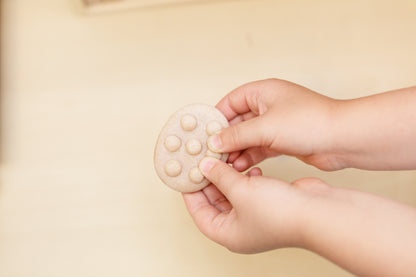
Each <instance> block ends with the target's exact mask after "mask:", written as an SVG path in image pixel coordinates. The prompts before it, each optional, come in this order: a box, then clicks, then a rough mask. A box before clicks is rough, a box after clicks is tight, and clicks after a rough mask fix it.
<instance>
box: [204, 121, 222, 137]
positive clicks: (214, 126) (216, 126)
mask: <svg viewBox="0 0 416 277" xmlns="http://www.w3.org/2000/svg"><path fill="white" fill-rule="evenodd" d="M221 129H222V126H221V124H220V123H219V122H218V121H215V120H214V121H211V122H209V123H208V124H207V126H206V128H205V130H206V132H207V134H208V135H209V136H212V135H214V134H215V133H217V132H218V131H219V130H221Z"/></svg>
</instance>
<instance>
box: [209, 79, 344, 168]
mask: <svg viewBox="0 0 416 277" xmlns="http://www.w3.org/2000/svg"><path fill="white" fill-rule="evenodd" d="M338 102H339V101H337V100H334V99H331V98H329V97H326V96H323V95H320V94H318V93H315V92H313V91H311V90H309V89H307V88H305V87H302V86H299V85H296V84H294V83H291V82H288V81H283V80H278V79H268V80H263V81H257V82H252V83H248V84H246V85H243V86H241V87H239V88H237V89H235V90H234V91H232V92H231V93H229V94H228V95H227V96H225V97H224V98H223V99H222V100H221V101H220V102H219V103H218V105H217V108H218V109H219V110H220V111H221V112H222V113H223V114H224V115H225V116H226V117H227V119H228V120H229V122H230V124H231V125H232V126H231V127H229V128H227V129H224V130H222V131H221V133H220V134H219V135H218V136H214V137H213V138H212V140H211V142H212V143H213V144H214V145H215V146H217V148H219V149H220V150H221V151H222V152H233V153H232V154H231V155H230V158H229V162H230V163H233V166H234V168H236V169H237V170H239V171H244V170H246V169H248V168H250V167H251V166H253V165H255V164H257V163H259V162H261V161H262V160H264V159H266V158H268V157H272V156H277V155H279V154H286V155H290V156H296V157H298V158H299V159H301V160H303V161H305V162H307V163H309V164H312V165H314V166H316V167H318V168H320V169H323V170H337V169H341V168H344V167H345V166H346V165H344V164H342V163H341V162H340V160H339V159H338V158H337V153H336V152H335V151H334V149H335V148H334V139H333V130H334V128H333V125H334V124H336V122H334V120H333V117H334V112H335V111H336V109H337V105H338Z"/></svg>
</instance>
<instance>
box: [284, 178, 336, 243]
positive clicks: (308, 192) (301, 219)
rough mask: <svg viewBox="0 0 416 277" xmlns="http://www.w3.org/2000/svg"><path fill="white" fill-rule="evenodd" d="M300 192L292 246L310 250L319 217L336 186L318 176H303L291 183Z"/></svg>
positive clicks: (334, 193)
mask: <svg viewBox="0 0 416 277" xmlns="http://www.w3.org/2000/svg"><path fill="white" fill-rule="evenodd" d="M292 185H293V186H294V187H295V188H296V189H297V190H298V192H299V194H300V199H302V200H301V201H300V202H299V205H298V210H297V211H296V213H297V215H298V218H297V226H296V229H297V232H296V233H297V236H296V240H295V241H294V243H293V246H295V247H300V248H304V249H308V250H311V246H312V244H311V242H312V241H313V240H314V236H315V235H316V230H317V229H319V228H320V226H319V222H320V221H319V220H317V219H319V218H321V217H322V214H323V212H325V209H327V205H328V203H329V201H330V199H331V198H333V197H334V196H335V195H336V190H337V188H334V187H331V186H329V185H328V184H326V183H325V182H324V181H322V180H320V179H318V178H303V179H300V180H297V181H295V182H293V183H292Z"/></svg>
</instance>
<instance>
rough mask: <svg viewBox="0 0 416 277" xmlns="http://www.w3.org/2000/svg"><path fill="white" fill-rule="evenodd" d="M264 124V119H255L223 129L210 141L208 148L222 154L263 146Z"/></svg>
mask: <svg viewBox="0 0 416 277" xmlns="http://www.w3.org/2000/svg"><path fill="white" fill-rule="evenodd" d="M262 124H263V123H262V118H261V117H255V118H252V119H250V120H247V121H243V122H240V123H238V124H236V125H232V126H230V127H228V128H225V129H222V130H221V132H220V133H219V134H217V135H214V136H212V137H210V138H209V139H208V146H209V147H210V149H211V150H213V151H215V152H221V153H230V152H234V151H239V150H244V149H247V148H251V147H256V146H263V145H264V144H265V142H264V141H265V139H264V137H265V136H264V132H263V130H262V128H261V126H262Z"/></svg>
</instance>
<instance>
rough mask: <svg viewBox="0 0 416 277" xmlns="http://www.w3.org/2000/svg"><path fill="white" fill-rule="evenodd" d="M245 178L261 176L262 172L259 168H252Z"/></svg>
mask: <svg viewBox="0 0 416 277" xmlns="http://www.w3.org/2000/svg"><path fill="white" fill-rule="evenodd" d="M247 176H249V177H254V176H263V171H262V170H261V169H260V168H259V167H253V168H252V169H250V170H249V171H248V172H247Z"/></svg>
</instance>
